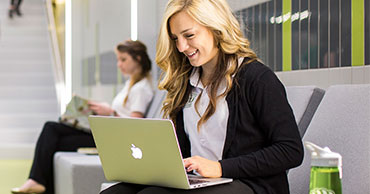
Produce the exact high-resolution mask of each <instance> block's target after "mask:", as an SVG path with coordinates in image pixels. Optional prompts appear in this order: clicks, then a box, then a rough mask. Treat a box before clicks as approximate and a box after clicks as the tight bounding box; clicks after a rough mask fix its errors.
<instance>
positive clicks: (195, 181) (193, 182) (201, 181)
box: [189, 179, 209, 185]
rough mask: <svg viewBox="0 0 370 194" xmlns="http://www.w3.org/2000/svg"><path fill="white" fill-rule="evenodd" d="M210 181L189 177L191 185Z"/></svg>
mask: <svg viewBox="0 0 370 194" xmlns="http://www.w3.org/2000/svg"><path fill="white" fill-rule="evenodd" d="M207 182H209V181H206V180H200V179H189V183H190V184H191V185H194V184H202V183H207Z"/></svg>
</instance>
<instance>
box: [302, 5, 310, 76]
mask: <svg viewBox="0 0 370 194" xmlns="http://www.w3.org/2000/svg"><path fill="white" fill-rule="evenodd" d="M308 15H309V14H308V0H301V16H300V22H301V31H300V34H301V54H300V57H301V59H300V64H301V68H300V69H307V68H308Z"/></svg>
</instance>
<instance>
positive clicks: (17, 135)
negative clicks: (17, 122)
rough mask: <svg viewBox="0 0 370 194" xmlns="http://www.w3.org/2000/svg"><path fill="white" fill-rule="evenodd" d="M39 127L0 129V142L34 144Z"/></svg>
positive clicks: (39, 130)
mask: <svg viewBox="0 0 370 194" xmlns="http://www.w3.org/2000/svg"><path fill="white" fill-rule="evenodd" d="M41 130H42V129H41V128H40V129H33V128H9V129H1V131H0V142H1V144H12V143H18V144H24V143H26V144H35V143H36V141H37V139H38V137H39V134H40V132H41Z"/></svg>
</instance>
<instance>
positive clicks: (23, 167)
mask: <svg viewBox="0 0 370 194" xmlns="http://www.w3.org/2000/svg"><path fill="white" fill-rule="evenodd" d="M31 162H32V160H0V193H1V194H9V193H10V189H11V188H14V187H19V186H20V185H22V184H23V183H24V181H25V180H26V178H27V177H28V173H29V170H30V167H31Z"/></svg>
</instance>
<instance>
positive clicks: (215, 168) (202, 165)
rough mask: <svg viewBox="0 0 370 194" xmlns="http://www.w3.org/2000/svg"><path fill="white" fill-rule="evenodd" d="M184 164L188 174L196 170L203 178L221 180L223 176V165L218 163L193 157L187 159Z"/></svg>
mask: <svg viewBox="0 0 370 194" xmlns="http://www.w3.org/2000/svg"><path fill="white" fill-rule="evenodd" d="M184 164H185V168H186V170H187V171H188V172H190V171H192V170H196V171H197V172H198V173H199V174H200V175H201V176H203V177H211V178H219V177H221V176H222V169H221V164H220V163H219V162H217V161H212V160H208V159H205V158H202V157H200V156H193V157H190V158H185V159H184Z"/></svg>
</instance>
